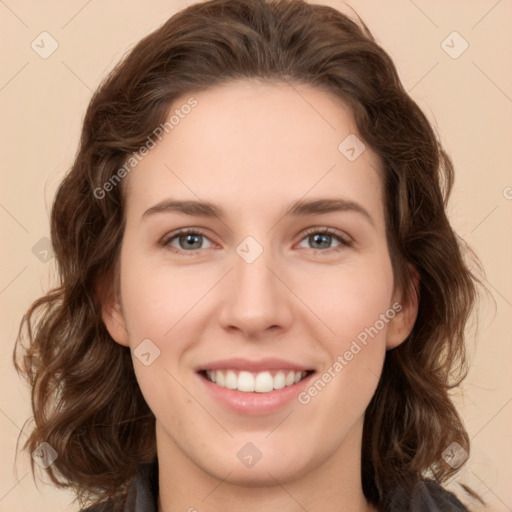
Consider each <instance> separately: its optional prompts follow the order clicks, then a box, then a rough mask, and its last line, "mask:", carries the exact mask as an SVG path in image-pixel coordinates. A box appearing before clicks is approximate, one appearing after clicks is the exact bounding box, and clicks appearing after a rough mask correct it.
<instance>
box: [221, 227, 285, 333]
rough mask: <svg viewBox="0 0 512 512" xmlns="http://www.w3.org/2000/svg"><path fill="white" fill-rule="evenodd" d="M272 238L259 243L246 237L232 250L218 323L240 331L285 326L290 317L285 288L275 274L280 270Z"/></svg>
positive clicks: (253, 238)
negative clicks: (234, 252) (231, 268)
mask: <svg viewBox="0 0 512 512" xmlns="http://www.w3.org/2000/svg"><path fill="white" fill-rule="evenodd" d="M270 239H271V237H270V236H268V237H266V238H264V240H262V242H260V241H258V240H257V239H256V238H255V237H253V236H247V237H246V238H245V239H243V240H242V242H241V243H240V244H239V245H238V246H237V247H236V248H235V251H236V254H234V257H233V265H234V269H233V272H232V274H231V278H230V281H229V283H230V284H229V286H228V289H227V293H228V295H229V296H228V297H226V299H227V300H225V301H223V303H224V306H223V310H222V314H221V320H222V323H223V324H224V326H227V325H231V326H236V327H238V328H239V329H241V330H242V331H245V332H246V333H249V331H257V330H264V329H266V328H267V327H270V326H274V325H278V326H283V325H284V324H286V323H287V322H288V321H289V319H290V317H291V313H290V309H289V303H288V300H289V297H287V293H286V287H285V286H284V285H283V283H282V282H281V281H280V280H279V279H278V278H277V277H276V275H275V274H274V273H277V274H278V272H279V271H277V272H276V268H279V266H280V265H279V262H278V261H277V256H276V255H275V254H274V251H272V248H271V246H270Z"/></svg>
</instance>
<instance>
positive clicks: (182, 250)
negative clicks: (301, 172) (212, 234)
mask: <svg viewBox="0 0 512 512" xmlns="http://www.w3.org/2000/svg"><path fill="white" fill-rule="evenodd" d="M306 239H307V241H308V242H309V243H311V244H312V245H313V247H310V248H311V249H313V250H335V251H336V250H341V249H343V248H344V247H351V246H352V245H353V240H352V239H351V238H349V237H348V236H347V235H343V234H342V233H340V232H338V231H336V230H334V229H332V228H311V229H309V230H308V231H306V233H305V234H304V236H303V238H302V240H301V242H302V241H303V240H306ZM205 240H208V241H209V238H208V237H207V236H206V235H205V233H204V232H203V231H202V230H200V229H198V228H186V229H181V230H179V231H176V232H174V233H170V234H169V235H168V236H166V237H164V238H163V240H162V241H161V242H160V243H161V245H163V246H164V247H170V248H171V249H172V250H173V252H176V253H178V254H187V255H192V254H193V253H194V252H196V250H198V249H209V248H211V247H212V246H213V245H212V244H211V245H210V247H202V245H203V242H204V241H205ZM333 240H336V241H337V242H338V245H337V246H334V247H328V246H329V245H330V244H331V242H332V241H333ZM176 244H177V245H176ZM315 245H316V246H315Z"/></svg>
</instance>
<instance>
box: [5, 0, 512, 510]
mask: <svg viewBox="0 0 512 512" xmlns="http://www.w3.org/2000/svg"><path fill="white" fill-rule="evenodd" d="M190 3H193V2H191V1H187V2H186V1H172V0H166V1H164V0H158V1H156V0H153V1H151V2H143V1H142V0H138V1H135V0H132V1H124V2H121V1H120V0H111V1H109V2H105V1H104V2H100V1H99V0H89V1H87V0H47V1H46V2H44V3H43V2H37V1H35V0H31V1H29V0H23V1H22V0H0V34H1V36H0V37H1V40H2V41H1V42H2V48H3V49H4V50H3V55H2V62H3V65H2V68H1V70H0V108H1V118H2V124H1V130H2V136H1V138H0V141H1V142H0V145H1V149H0V150H1V168H2V187H1V188H0V226H1V230H2V242H3V250H2V260H1V271H0V308H1V312H2V315H1V339H2V344H1V347H0V350H1V354H0V355H1V357H0V366H1V372H0V379H1V381H0V383H1V394H0V432H1V434H2V435H1V436H0V446H1V455H2V457H1V461H2V464H1V465H0V512H2V511H9V512H18V511H20V512H21V511H27V512H33V511H35V510H37V511H38V512H49V511H52V512H63V511H75V510H77V506H76V505H74V506H73V505H70V503H71V501H72V495H71V494H70V493H69V492H66V491H62V490H54V489H53V488H52V487H50V486H48V485H45V484H42V483H39V484H38V487H37V488H36V486H35V484H34V481H33V479H32V475H31V474H30V473H29V471H28V468H29V464H28V459H27V456H26V455H25V454H24V453H21V454H20V456H19V457H18V464H17V476H16V475H15V474H14V472H13V470H14V454H15V445H16V439H17V437H18V435H19V432H20V428H21V427H22V426H23V423H24V422H25V421H26V420H27V418H29V417H30V401H29V393H28V389H27V388H26V386H25V384H24V382H22V381H21V380H20V379H19V378H18V376H17V374H16V373H15V371H14V369H13V367H12V364H11V354H12V349H13V346H14V340H15V336H16V332H17V328H18V324H19V321H20V319H21V316H22V314H23V312H24V311H25V310H26V309H27V307H28V306H29V304H30V303H31V301H32V300H34V299H35V298H36V297H37V296H39V295H40V294H41V293H42V292H44V291H46V290H48V288H49V286H50V284H51V282H52V275H53V273H54V269H55V267H54V265H55V262H54V260H53V259H50V261H49V262H47V263H45V262H44V261H41V258H43V259H44V253H43V252H42V251H44V243H45V242H44V240H43V241H42V242H40V240H41V239H42V238H44V237H48V236H49V226H48V214H49V211H50V205H51V201H52V198H53V195H54V193H55V190H56V187H57V185H58V183H59V181H60V179H61V178H62V176H63V174H64V173H65V172H66V170H67V169H68V167H69V166H70V165H71V163H72V159H73V155H74V153H75V150H76V147H77V142H78V137H79V133H80V123H81V119H82V117H83V115H84V112H85V108H86V105H87V103H88V101H89V98H90V96H91V94H92V91H93V90H94V89H95V88H96V86H97V85H98V83H99V81H100V79H101V78H102V77H104V75H105V74H106V73H107V72H108V71H109V70H110V69H111V68H112V66H113V65H114V64H115V63H116V62H117V61H118V59H119V58H120V57H121V56H122V54H123V53H124V52H125V51H126V50H127V49H128V48H130V47H131V46H132V45H133V44H134V43H136V42H137V41H138V40H139V39H140V38H141V37H142V36H144V35H145V34H147V33H149V32H150V31H152V30H153V29H155V28H157V27H158V26H159V25H160V24H161V23H163V22H164V21H165V20H166V19H167V18H168V17H169V16H170V15H171V14H173V13H174V12H176V11H177V10H179V9H181V8H182V7H184V6H185V5H188V4H190ZM317 3H322V2H317ZM325 3H329V4H330V5H332V6H334V7H337V8H339V9H340V10H344V11H345V10H346V6H345V7H344V6H343V3H342V2H336V1H330V2H325ZM350 4H351V5H352V6H353V7H354V8H355V9H356V10H357V12H358V13H359V14H360V15H361V17H362V18H363V20H365V21H366V22H367V24H368V26H369V27H370V29H371V30H372V31H373V33H374V35H375V36H376V37H377V39H378V41H379V42H380V43H381V44H382V45H383V46H384V48H385V49H387V51H388V52H389V53H390V54H391V56H392V57H393V59H394V60H395V62H396V64H397V67H398V69H399V72H400V76H401V78H402V80H403V82H404V84H405V87H406V88H407V89H408V90H409V91H410V93H411V95H412V96H413V98H414V99H415V100H416V101H417V102H418V103H419V105H420V106H421V107H422V108H423V110H424V111H425V112H426V114H427V115H428V117H429V119H430V120H431V121H432V122H433V123H434V124H435V126H436V128H437V130H438V131H439V133H440V135H441V137H442V140H443V141H444V143H445V146H446V148H447V149H448V151H449V152H450V154H451V155H452V157H453V159H454V163H455V166H456V170H457V175H456V176H457V178H456V184H455V190H454V194H453V197H452V200H451V203H450V207H449V212H450V218H451V220H452V223H453V225H454V226H455V228H456V229H457V231H458V232H459V234H460V235H461V236H462V237H463V238H465V239H466V241H467V242H468V243H469V244H470V245H471V246H472V247H473V248H474V249H475V250H476V252H477V254H478V255H479V256H480V258H481V260H482V262H483V264H484V267H485V269H486V278H487V283H488V285H489V288H490V290H491V291H492V294H493V296H494V299H495V304H493V303H492V302H491V301H488V300H487V301H484V302H483V304H482V307H481V320H480V331H479V333H478V336H477V337H475V336H472V337H471V338H470V342H469V348H470V355H471V359H472V370H471V373H470V374H469V377H468V379H467V381H466V382H465V385H464V387H463V390H462V391H463V393H460V392H459V393H457V394H456V396H455V400H456V403H457V405H458V407H459V410H460V411H461V414H462V416H463V418H464V420H465V423H466V425H467V428H468V430H469V433H470V437H471V438H472V443H473V444H472V450H473V453H472V455H471V457H470V460H469V462H468V464H467V466H466V468H465V469H464V471H462V473H461V474H460V475H459V476H458V477H457V479H456V480H461V481H464V482H467V483H468V484H469V485H471V486H473V488H475V489H476V490H477V491H479V492H480V493H481V494H482V495H484V497H485V499H486V500H488V502H489V503H490V505H491V506H490V508H489V509H486V510H493V511H496V512H504V511H511V510H512V486H511V485H510V480H511V478H512V464H511V459H512V446H511V445H512V443H511V428H510V427H511V420H512V372H511V371H510V362H509V361H510V360H511V359H512V343H511V341H512V340H511V327H512V322H511V318H512V279H511V271H510V263H511V261H512V259H511V254H512V250H511V249H512V238H511V233H512V230H511V227H512V188H511V187H512V173H511V170H512V154H511V151H510V145H511V142H512V139H511V135H512V133H511V132H512V69H511V66H510V55H512V36H511V34H512V2H511V1H510V0H499V1H498V0H457V1H455V0H451V1H442V0H437V1H427V0H414V1H413V0H388V1H386V2H380V1H377V0H372V1H370V0H352V1H351V2H350ZM43 31H47V32H48V33H49V34H51V36H52V37H53V38H54V39H55V40H56V41H57V42H58V45H59V46H58V49H57V50H56V51H55V52H54V53H53V54H52V55H51V56H49V57H48V58H47V59H43V58H41V57H40V56H39V54H38V53H36V52H35V51H34V50H33V49H32V47H31V43H32V41H34V40H35V41H36V43H37V42H38V41H40V39H41V38H40V37H38V36H39V34H41V32H43ZM453 31H457V32H458V33H459V34H460V35H461V36H462V37H463V38H464V40H466V41H467V43H468V44H469V47H468V49H467V50H466V51H465V52H464V53H462V54H461V55H460V56H459V57H458V58H456V59H454V58H452V57H451V56H449V55H448V54H447V53H446V52H445V51H444V49H443V47H442V41H443V40H445V38H446V37H447V36H448V35H449V34H451V33H452V32H453ZM42 37H43V36H42ZM44 37H46V36H44ZM452 40H453V43H452ZM39 44H40V46H41V43H39ZM445 44H448V45H450V46H452V47H453V48H452V49H451V50H450V51H451V52H454V51H458V50H460V49H461V48H462V46H461V45H462V44H463V41H462V40H460V39H457V37H455V39H454V38H453V36H451V37H450V38H448V40H447V43H445ZM49 47H50V46H49V40H48V39H46V44H45V48H49ZM40 51H41V50H40ZM38 243H39V244H42V245H37V246H36V248H39V250H38V251H37V250H36V252H38V254H39V257H37V256H36V255H35V254H34V253H33V247H34V246H35V245H36V244H38ZM448 264H449V262H448ZM476 339H477V341H476ZM24 438H25V435H24V434H22V435H21V440H23V439H24ZM42 473H44V471H42ZM454 483H455V482H451V484H450V485H449V488H451V489H452V490H455V488H454V487H453V484H454ZM473 509H474V510H481V509H479V508H477V507H473Z"/></svg>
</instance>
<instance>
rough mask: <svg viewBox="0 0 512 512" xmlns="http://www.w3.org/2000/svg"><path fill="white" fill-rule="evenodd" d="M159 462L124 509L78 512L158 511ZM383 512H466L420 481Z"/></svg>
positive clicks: (147, 468) (141, 476)
mask: <svg viewBox="0 0 512 512" xmlns="http://www.w3.org/2000/svg"><path fill="white" fill-rule="evenodd" d="M157 498H158V459H157V458H155V460H154V461H153V462H152V463H150V464H145V465H143V466H141V468H140V470H139V472H138V473H137V475H136V477H135V480H134V481H133V483H132V485H131V486H130V488H129V491H128V495H127V501H126V504H125V506H124V508H123V509H122V511H121V510H119V508H118V509H117V510H116V507H115V504H114V503H111V502H109V503H104V504H102V505H97V506H95V507H90V508H88V509H85V510H81V511H80V512H158V506H157ZM383 512H469V511H468V509H467V508H466V507H465V506H464V505H463V504H462V503H461V502H460V501H459V500H458V499H457V497H456V496H455V495H454V494H452V493H450V492H448V491H447V490H445V489H443V487H441V486H440V485H439V484H437V483H436V482H434V481H432V480H421V481H419V482H418V483H417V484H416V487H415V489H414V492H413V493H411V494H407V493H405V492H403V491H401V490H397V491H396V492H395V493H394V494H393V497H392V499H391V500H390V503H389V504H388V505H386V507H385V510H384V511H383Z"/></svg>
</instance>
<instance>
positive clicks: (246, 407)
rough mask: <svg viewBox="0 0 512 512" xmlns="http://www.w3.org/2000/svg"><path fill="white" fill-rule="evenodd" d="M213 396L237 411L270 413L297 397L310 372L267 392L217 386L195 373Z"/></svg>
mask: <svg viewBox="0 0 512 512" xmlns="http://www.w3.org/2000/svg"><path fill="white" fill-rule="evenodd" d="M197 375H198V377H199V379H201V381H202V382H203V384H204V385H205V386H206V388H207V389H208V390H209V391H210V393H211V394H212V395H213V397H214V398H215V399H216V400H217V401H218V402H220V404H221V405H223V406H224V407H226V408H228V409H230V410H232V411H234V412H236V413H238V414H246V415H252V416H260V415H264V414H271V413H273V412H276V411H279V410H280V409H282V408H284V407H285V406H286V405H288V404H290V403H291V402H293V400H295V399H296V398H297V395H298V394H299V393H300V392H301V391H302V390H303V389H304V388H305V387H306V386H307V385H308V383H309V381H310V379H311V377H313V376H314V375H315V373H312V374H310V375H308V376H307V377H305V378H304V379H302V380H301V381H300V382H298V383H297V384H293V385H292V386H286V387H284V388H281V389H274V391H270V392H268V393H257V392H252V393H246V392H244V391H238V390H237V389H228V388H223V387H222V386H218V385H217V384H214V383H213V382H211V381H209V380H208V379H207V378H205V377H203V376H202V375H200V374H197Z"/></svg>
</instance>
